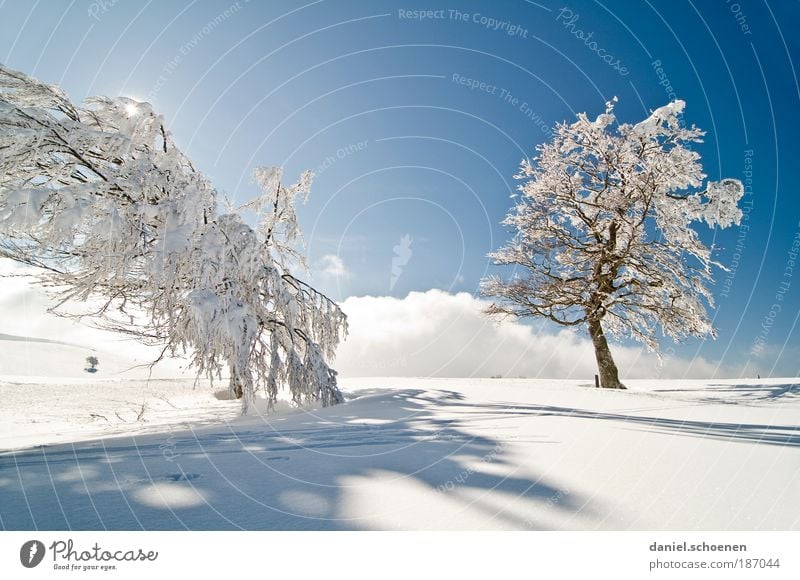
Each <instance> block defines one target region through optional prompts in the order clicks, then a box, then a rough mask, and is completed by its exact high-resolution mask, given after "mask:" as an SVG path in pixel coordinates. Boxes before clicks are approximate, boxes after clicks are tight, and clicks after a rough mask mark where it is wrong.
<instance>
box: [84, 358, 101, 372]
mask: <svg viewBox="0 0 800 580" xmlns="http://www.w3.org/2000/svg"><path fill="white" fill-rule="evenodd" d="M86 364H87V365H89V368H87V369H86V372H87V373H96V372H97V365H98V364H100V361H99V360H98V359H97V357H96V356H94V355H92V356H87V357H86Z"/></svg>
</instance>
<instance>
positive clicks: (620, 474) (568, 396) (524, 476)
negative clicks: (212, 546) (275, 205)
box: [0, 342, 800, 530]
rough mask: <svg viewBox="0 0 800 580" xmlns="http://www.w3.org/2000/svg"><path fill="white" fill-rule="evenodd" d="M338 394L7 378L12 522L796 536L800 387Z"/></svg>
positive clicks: (7, 506)
mask: <svg viewBox="0 0 800 580" xmlns="http://www.w3.org/2000/svg"><path fill="white" fill-rule="evenodd" d="M5 344H6V347H7V348H8V347H9V342H6V343H5ZM28 346H30V344H29V345H28ZM42 346H46V347H47V348H51V347H52V345H37V348H40V347H42ZM65 348H66V347H65ZM100 359H101V365H100V368H101V369H102V365H103V356H100ZM39 368H41V369H42V370H43V371H44V370H46V369H47V368H49V367H48V366H47V364H46V363H42V364H41V365H40V366H39ZM45 374H46V373H45ZM84 374H85V373H84ZM342 386H343V388H344V390H345V391H346V393H347V397H348V401H347V402H346V403H345V404H343V405H340V406H337V407H333V408H328V409H317V410H297V409H291V408H290V407H289V405H288V404H284V405H282V406H280V408H279V409H278V412H277V413H273V414H270V415H262V416H256V417H244V418H243V417H239V416H238V413H239V404H238V402H236V401H230V400H226V398H225V396H224V394H223V393H221V392H219V390H220V389H222V388H223V387H224V385H216V386H214V387H212V386H210V385H209V384H208V383H207V382H202V381H201V382H200V383H199V384H198V385H197V387H196V388H195V386H194V383H193V381H192V380H191V379H189V378H181V379H173V380H170V379H164V378H161V379H159V380H150V381H147V380H146V378H145V377H142V376H139V377H134V378H122V376H111V377H109V376H105V375H103V373H102V372H99V373H96V375H91V376H90V375H88V374H85V378H77V377H75V378H70V379H58V378H54V377H52V376H51V377H44V378H37V377H36V376H33V375H30V376H9V375H3V376H0V401H2V404H1V405H0V429H1V431H0V449H2V451H0V518H1V519H0V524H2V527H3V528H5V529H33V528H39V529H98V530H101V529H142V528H143V529H152V530H155V529H239V528H242V529H280V530H294V529H305V530H308V529H436V530H442V529H456V530H460V529H480V530H483V529H557V530H558V529H561V530H596V529H647V530H659V529H690V530H693V529H702V530H738V529H741V530H761V529H778V530H787V529H800V515H799V514H798V510H797V502H798V498H800V431H799V430H798V429H799V426H800V384H795V382H794V381H793V380H778V379H770V380H761V381H755V380H728V381H711V382H701V381H649V382H648V381H633V382H630V384H629V387H630V389H629V390H628V391H620V392H607V391H602V390H597V389H594V388H592V387H591V386H590V385H588V384H584V383H581V382H580V381H554V380H523V379H518V380H514V379H410V378H385V379H384V378H372V379H367V378H360V379H351V380H346V379H345V380H343V381H342ZM215 390H216V391H217V392H216V393H215ZM142 411H143V412H142Z"/></svg>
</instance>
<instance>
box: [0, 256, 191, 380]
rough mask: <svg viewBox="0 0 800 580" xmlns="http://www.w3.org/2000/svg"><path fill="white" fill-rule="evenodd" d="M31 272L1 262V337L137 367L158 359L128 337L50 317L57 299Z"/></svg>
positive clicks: (168, 365) (167, 364) (168, 364)
mask: <svg viewBox="0 0 800 580" xmlns="http://www.w3.org/2000/svg"><path fill="white" fill-rule="evenodd" d="M30 271H31V270H30V269H27V268H23V267H21V266H19V265H17V264H15V263H13V262H11V261H9V260H0V334H8V335H13V336H23V337H32V338H43V339H48V340H54V341H59V342H65V343H68V344H71V345H75V346H80V347H86V348H90V349H96V350H98V351H100V352H108V353H117V354H118V355H119V356H120V357H122V358H124V359H126V360H128V361H132V362H133V361H135V362H137V364H141V363H144V362H149V361H152V360H155V359H156V358H157V357H158V355H159V353H160V352H161V349H160V348H158V347H148V346H145V345H143V344H141V343H138V342H136V341H134V340H132V339H130V338H129V337H127V336H122V335H118V334H115V333H111V332H107V331H103V330H99V329H97V328H94V327H92V326H90V319H85V322H78V321H76V320H74V319H71V318H65V317H62V316H56V315H54V314H51V313H49V312H48V308H51V307H53V306H54V305H55V304H56V299H55V297H52V296H49V295H48V294H47V293H46V292H45V291H44V290H43V289H42V288H41V287H40V286H38V285H36V283H35V280H34V279H33V278H32V277H30V276H25V275H24V274H26V273H29V272H30ZM90 309H91V302H89V303H87V304H80V303H79V304H74V305H72V308H71V309H70V310H71V311H73V312H78V311H81V310H84V311H85V310H90ZM1 345H2V343H0V346H1ZM185 364H186V361H182V360H175V361H165V363H164V364H163V365H161V366H163V367H165V368H177V367H178V366H180V365H185ZM2 366H8V365H7V364H6V365H2ZM0 371H3V372H7V371H8V369H4V368H0Z"/></svg>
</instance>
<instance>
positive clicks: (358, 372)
mask: <svg viewBox="0 0 800 580" xmlns="http://www.w3.org/2000/svg"><path fill="white" fill-rule="evenodd" d="M330 257H331V258H335V259H333V260H330V265H331V266H332V269H333V271H335V272H338V275H341V272H342V271H344V272H346V271H347V270H346V269H345V268H344V264H342V263H341V260H339V259H338V257H337V256H330ZM22 271H23V270H21V269H20V268H18V267H17V266H14V265H13V264H11V263H9V262H8V261H5V260H0V276H2V275H3V274H9V273H20V272H22ZM0 280H1V281H2V287H0V334H13V335H21V336H32V337H37V338H48V339H51V340H58V341H63V342H68V343H71V344H76V345H81V346H86V347H90V348H97V349H98V350H101V351H106V352H108V351H113V352H118V353H120V354H123V353H124V355H125V356H126V357H130V358H136V359H138V360H140V361H144V360H152V358H154V357H155V355H156V354H157V352H158V349H154V348H150V347H145V346H142V345H139V344H138V343H135V342H132V341H130V340H128V339H126V338H120V337H119V336H117V335H114V334H111V333H108V332H104V331H101V330H97V329H95V328H92V327H90V326H88V324H80V323H76V322H74V321H72V320H69V319H64V318H60V317H57V316H54V315H52V314H49V313H47V308H48V306H51V305H52V304H53V303H52V300H51V299H50V298H48V296H47V295H46V294H45V293H44V292H43V291H42V290H41V289H39V288H38V287H35V286H32V285H31V282H30V279H26V278H0ZM486 305H487V302H486V301H484V300H480V299H477V298H474V297H473V296H471V295H470V294H467V293H464V292H462V293H458V294H450V293H447V292H444V291H441V290H429V291H427V292H412V293H410V294H409V295H408V296H406V297H405V298H402V299H400V298H392V297H388V296H380V297H370V296H365V297H351V298H348V299H347V300H345V301H344V302H343V303H342V308H343V309H344V311H345V312H346V313H347V314H348V316H349V325H350V333H349V337H348V338H347V340H346V341H345V342H344V343H342V345H341V346H340V348H339V351H338V354H337V357H336V360H335V361H334V366H335V368H336V369H337V370H338V371H339V372H340V374H341V375H342V376H344V377H348V376H439V377H469V376H476V377H489V376H493V375H502V376H504V377H519V376H525V377H530V378H536V377H541V378H565V379H568V378H573V379H586V380H587V381H589V380H591V379H592V377H593V376H594V374H595V372H596V365H595V361H594V352H593V350H592V347H591V344H590V342H589V340H588V339H587V338H585V337H584V336H582V335H580V334H578V333H576V332H573V331H570V330H564V331H561V332H558V333H556V334H541V333H537V332H536V330H535V329H534V328H533V327H531V326H529V325H526V324H521V323H519V322H513V321H505V322H503V323H497V322H494V321H491V320H488V319H487V318H486V317H485V316H483V314H482V311H483V309H484V308H485V307H486ZM612 349H613V351H614V355H615V357H616V360H617V364H618V366H619V368H620V373H621V375H622V378H623V380H624V379H625V378H629V379H634V378H707V377H712V376H714V374H715V372H716V375H717V377H718V378H721V376H722V375H726V376H738V375H737V374H736V373H733V371H732V370H731V369H721V370H719V371H718V370H717V366H716V365H715V364H713V363H711V362H708V361H706V360H704V359H702V358H696V359H694V360H691V361H689V360H682V359H676V358H670V357H667V359H666V362H665V364H664V365H663V366H662V367H659V365H658V363H657V360H656V357H655V356H654V355H652V354H645V353H643V352H642V350H641V349H638V348H631V347H621V346H612Z"/></svg>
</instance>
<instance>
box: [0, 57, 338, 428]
mask: <svg viewBox="0 0 800 580" xmlns="http://www.w3.org/2000/svg"><path fill="white" fill-rule="evenodd" d="M0 152H2V154H1V155H0V256H2V257H6V258H10V259H12V260H15V261H17V262H21V263H23V264H28V265H31V266H35V267H37V268H39V269H40V270H41V272H42V274H41V277H40V281H41V283H42V284H44V285H46V286H47V287H49V288H51V289H57V291H58V292H59V294H60V299H61V300H60V302H59V304H66V303H68V302H74V301H85V300H87V299H89V298H90V297H92V298H99V299H100V303H101V306H100V308H99V309H98V310H97V311H95V312H92V313H91V315H92V316H93V317H94V318H95V319H96V320H97V324H98V325H99V326H101V327H103V328H108V329H111V330H115V331H118V332H125V333H127V334H129V335H131V336H134V337H136V338H138V339H140V340H142V341H143V342H147V343H153V344H161V345H163V346H164V348H165V352H171V353H173V354H175V353H177V352H187V353H189V355H190V356H191V358H192V363H193V365H194V366H195V367H196V368H197V369H198V371H199V372H202V373H207V374H209V375H212V376H213V375H217V376H218V375H219V373H220V371H221V369H222V368H223V367H224V366H227V367H228V369H229V372H230V380H231V389H232V391H233V392H234V393H235V394H236V395H237V396H239V397H241V398H242V399H243V410H244V412H247V411H249V410H250V409H252V408H253V404H254V402H255V397H256V391H257V390H258V389H262V390H263V391H264V392H265V393H266V395H267V399H268V401H269V404H270V405H273V404H274V403H275V401H276V398H277V392H278V389H279V388H280V387H281V386H283V385H285V386H288V388H289V389H290V391H291V394H292V397H293V399H294V400H295V401H296V402H298V403H307V402H312V401H321V402H322V403H323V404H324V405H330V404H335V403H338V402H340V401H341V400H342V397H341V394H340V392H339V390H338V388H337V385H336V372H335V371H334V370H333V369H331V368H330V367H329V365H328V363H327V360H330V359H332V358H333V356H334V353H335V350H336V346H337V345H338V343H339V340H340V339H341V338H342V337H343V336H344V334H345V333H346V330H347V320H346V317H345V315H344V314H343V313H342V311H341V310H340V309H339V307H338V306H337V305H336V304H335V303H334V302H333V301H332V300H331V299H329V298H328V297H327V296H325V295H323V294H322V293H320V292H318V291H317V290H315V289H314V288H313V287H311V286H310V285H308V284H307V283H305V282H303V281H301V280H300V279H299V278H297V277H295V276H294V274H292V272H291V271H290V266H291V264H296V263H301V264H302V261H303V258H302V256H301V255H300V254H299V253H298V252H297V251H296V249H295V247H294V244H295V242H296V241H297V240H298V239H299V238H300V229H299V225H298V223H297V216H296V214H295V210H294V205H295V202H297V201H302V200H304V199H305V197H306V196H307V195H308V192H309V190H310V186H311V179H312V175H311V173H310V172H305V173H303V174H302V175H301V177H300V180H299V181H298V182H297V183H296V184H292V185H286V184H283V183H282V182H281V179H282V175H281V171H280V169H279V168H272V169H267V168H258V169H256V170H255V173H254V177H255V180H256V182H257V183H258V184H259V185H260V186H261V188H262V195H261V196H260V197H259V198H257V199H255V200H253V201H252V202H250V203H248V204H246V205H245V206H243V207H242V208H240V210H238V211H221V210H220V203H219V199H220V196H219V194H218V192H217V191H216V189H214V187H213V186H212V185H211V183H209V181H208V180H207V179H206V178H205V176H203V174H201V173H200V172H198V171H197V170H195V168H194V166H193V165H192V163H191V162H190V161H189V159H188V158H187V157H186V156H185V155H184V154H183V152H181V151H180V150H179V149H178V148H177V147H176V146H175V143H174V142H173V140H172V138H171V136H170V134H169V131H168V130H167V129H166V126H165V124H164V120H163V118H162V117H161V116H159V115H157V114H156V113H155V112H153V110H152V108H151V106H150V105H149V104H148V103H140V102H137V101H133V100H131V99H127V98H124V97H120V98H116V99H109V98H106V97H95V98H92V99H89V100H88V101H87V103H86V105H85V106H84V107H78V106H75V105H73V104H72V103H71V102H70V101H69V100H68V99H67V97H66V96H65V95H64V93H63V92H62V91H61V90H60V89H58V88H56V87H52V86H49V85H45V84H43V83H41V82H39V81H37V80H36V79H33V78H31V77H29V76H27V75H25V74H23V73H20V72H17V71H13V70H11V69H8V68H6V67H4V66H2V65H0ZM243 210H247V211H250V212H254V213H255V216H256V220H257V225H256V226H255V227H251V226H250V225H249V224H248V223H247V222H246V221H245V219H244V217H243V215H242V213H241V211H243ZM56 309H58V307H56Z"/></svg>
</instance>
